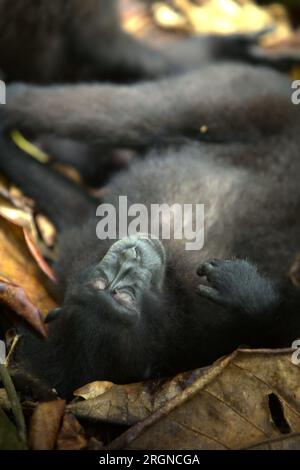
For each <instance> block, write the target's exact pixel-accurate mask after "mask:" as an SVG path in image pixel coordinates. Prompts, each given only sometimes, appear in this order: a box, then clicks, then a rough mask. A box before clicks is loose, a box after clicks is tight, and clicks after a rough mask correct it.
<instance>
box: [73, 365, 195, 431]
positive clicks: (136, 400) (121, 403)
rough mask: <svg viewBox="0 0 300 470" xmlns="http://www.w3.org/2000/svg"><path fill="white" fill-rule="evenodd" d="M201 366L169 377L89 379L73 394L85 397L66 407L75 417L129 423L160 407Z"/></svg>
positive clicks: (176, 392)
mask: <svg viewBox="0 0 300 470" xmlns="http://www.w3.org/2000/svg"><path fill="white" fill-rule="evenodd" d="M201 373H203V372H202V370H201V369H198V370H195V371H193V372H186V373H184V374H179V375H177V376H176V377H174V378H173V379H171V380H164V381H162V380H157V381H149V382H140V383H135V384H129V385H116V384H113V383H112V382H93V383H91V384H88V385H86V386H85V387H82V388H81V389H79V390H77V391H76V392H75V393H74V395H76V396H78V397H82V398H85V401H80V402H77V403H71V404H70V405H68V409H69V410H70V411H72V413H74V414H75V415H76V416H78V417H79V418H86V419H91V420H100V421H105V422H110V423H114V424H123V425H127V426H130V425H132V424H134V423H137V422H138V421H141V420H143V419H145V418H147V416H149V415H151V414H152V413H154V412H155V411H156V410H158V409H159V408H161V407H162V406H163V405H165V403H167V402H168V401H169V400H171V399H172V398H174V397H175V396H176V395H178V393H180V392H181V391H182V390H184V389H185V388H187V387H188V386H189V384H190V383H191V382H192V381H194V380H195V378H196V377H199V376H200V375H201Z"/></svg>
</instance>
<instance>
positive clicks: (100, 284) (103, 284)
mask: <svg viewBox="0 0 300 470" xmlns="http://www.w3.org/2000/svg"><path fill="white" fill-rule="evenodd" d="M89 286H90V287H92V288H93V289H97V290H105V289H107V286H108V283H107V281H106V280H105V279H103V278H98V279H94V280H93V281H91V282H89Z"/></svg>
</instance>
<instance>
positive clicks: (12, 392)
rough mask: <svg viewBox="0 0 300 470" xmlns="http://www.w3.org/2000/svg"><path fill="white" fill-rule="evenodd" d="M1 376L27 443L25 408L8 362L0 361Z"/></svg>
mask: <svg viewBox="0 0 300 470" xmlns="http://www.w3.org/2000/svg"><path fill="white" fill-rule="evenodd" d="M16 343H17V340H16V341H14V343H13V347H14V346H15V344H16ZM0 377H1V381H2V383H3V385H4V388H5V390H6V393H7V396H8V399H9V401H10V404H11V409H12V412H13V415H14V418H15V422H16V426H17V431H18V434H19V438H20V439H21V440H22V441H23V442H24V443H25V444H26V442H27V439H26V425H25V419H24V415H23V410H22V407H21V403H20V400H19V397H18V394H17V392H16V389H15V386H14V383H13V381H12V379H11V377H10V375H9V372H8V369H7V366H6V363H4V364H3V363H0Z"/></svg>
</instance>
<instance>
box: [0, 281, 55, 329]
mask: <svg viewBox="0 0 300 470" xmlns="http://www.w3.org/2000/svg"><path fill="white" fill-rule="evenodd" d="M0 301H1V302H3V303H5V305H7V306H8V307H9V308H10V309H11V310H13V311H14V312H16V313H17V314H18V315H20V316H21V317H22V318H24V320H26V321H27V322H28V323H29V324H30V325H31V326H32V327H33V328H34V329H35V330H36V331H38V332H39V333H41V334H42V335H43V336H46V328H45V324H44V321H43V318H42V316H41V314H40V312H39V310H38V309H37V308H36V307H35V306H34V305H33V303H32V302H30V300H29V299H28V297H27V296H26V294H25V292H24V289H23V288H22V287H19V286H15V285H13V284H8V283H6V282H1V281H0Z"/></svg>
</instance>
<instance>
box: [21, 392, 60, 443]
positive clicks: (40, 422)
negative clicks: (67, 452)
mask: <svg viewBox="0 0 300 470" xmlns="http://www.w3.org/2000/svg"><path fill="white" fill-rule="evenodd" d="M64 411H65V401H64V400H53V401H48V402H45V403H40V404H38V405H37V407H36V408H35V410H34V412H33V414H32V417H31V421H30V428H29V446H30V448H31V449H33V450H51V449H54V447H55V444H56V441H57V436H58V433H59V430H60V426H61V422H62V418H63V415H64Z"/></svg>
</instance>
